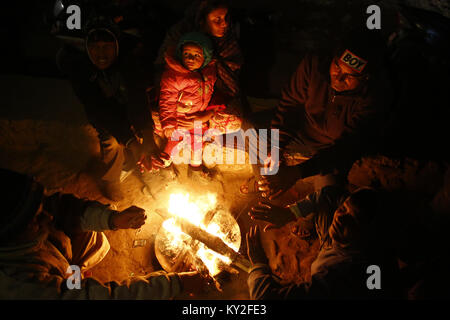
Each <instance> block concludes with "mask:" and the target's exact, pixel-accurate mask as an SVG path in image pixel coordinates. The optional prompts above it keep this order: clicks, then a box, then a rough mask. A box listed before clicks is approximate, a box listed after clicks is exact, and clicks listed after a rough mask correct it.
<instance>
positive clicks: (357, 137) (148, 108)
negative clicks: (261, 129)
mask: <svg viewBox="0 0 450 320" xmlns="http://www.w3.org/2000/svg"><path fill="white" fill-rule="evenodd" d="M231 18H232V17H231V15H230V7H229V5H228V2H227V1H225V0H197V1H195V2H193V4H192V5H190V7H189V8H188V9H187V10H186V14H185V17H184V18H183V19H182V20H181V21H179V22H178V23H177V24H175V25H174V26H173V27H171V28H170V29H169V30H167V32H166V36H165V39H164V41H163V43H162V44H161V46H160V49H159V51H158V56H157V58H156V61H155V63H152V64H149V63H148V61H146V62H145V63H141V62H142V61H145V56H142V55H140V53H139V50H138V49H139V48H136V46H135V45H134V44H133V41H131V40H130V39H128V38H127V37H128V36H127V34H125V33H124V32H123V30H121V29H120V28H118V27H117V25H115V23H114V22H111V20H110V19H109V18H107V17H97V18H96V19H93V20H92V21H89V23H88V24H87V26H86V28H85V51H83V52H81V51H78V50H77V49H75V48H72V47H70V46H64V48H62V49H61V50H60V51H59V52H58V56H57V63H58V66H59V68H60V69H61V71H62V72H63V73H64V74H65V75H66V76H67V77H68V79H69V81H70V83H71V85H72V87H73V90H74V92H75V94H76V96H77V97H78V99H79V101H80V102H81V103H82V105H83V106H84V110H85V112H86V115H87V118H88V120H89V122H90V123H91V124H92V126H93V127H94V128H95V129H96V131H97V132H98V138H99V141H100V147H101V148H100V149H101V160H102V164H103V169H104V170H103V172H102V174H101V177H100V178H99V183H100V186H101V190H102V193H103V194H104V196H105V197H106V198H108V199H110V200H112V201H120V200H122V199H123V193H122V190H121V186H120V177H121V174H123V172H124V171H126V170H130V168H134V167H135V166H138V167H139V168H140V169H141V170H165V168H167V167H168V166H170V165H171V161H172V159H171V157H172V153H173V150H174V149H175V148H176V147H177V146H178V145H179V144H180V143H181V142H180V140H181V139H178V136H176V132H177V130H180V129H182V130H184V132H187V133H188V134H189V135H190V136H191V141H192V143H195V142H199V143H200V144H202V143H203V141H202V140H201V139H202V137H201V136H199V135H198V132H200V133H201V134H202V135H203V133H204V132H205V131H206V130H209V129H216V131H215V132H216V134H217V135H222V134H227V133H230V132H235V131H237V130H239V129H240V128H242V126H248V123H249V122H248V119H246V118H245V117H244V112H243V110H242V105H243V104H244V103H245V99H246V97H245V96H243V93H242V90H241V88H240V83H239V76H240V70H241V68H242V66H243V64H244V60H243V53H242V52H241V49H240V46H239V41H238V33H237V31H236V30H235V29H234V25H233V23H232V20H231ZM360 31H361V32H355V33H352V34H349V35H348V36H345V37H343V41H341V43H340V45H338V46H336V47H335V50H334V51H331V52H328V53H327V54H326V55H317V54H307V55H305V56H304V57H303V59H302V60H301V62H300V64H299V65H298V67H297V68H296V70H293V71H294V72H293V74H292V76H291V78H290V81H289V82H288V83H287V85H286V86H285V87H284V88H283V90H282V92H281V96H280V99H279V101H278V104H277V109H276V113H275V115H274V117H273V119H272V121H271V128H272V129H278V130H279V144H278V146H277V148H278V149H279V150H278V151H279V155H280V157H279V160H278V161H277V163H276V164H275V165H278V166H279V169H278V172H277V174H275V175H266V176H264V175H255V178H254V179H251V180H249V181H247V182H246V184H245V185H243V187H242V188H241V192H244V193H252V192H255V193H261V195H262V196H263V197H264V198H265V199H266V200H265V201H262V202H259V203H258V204H257V205H255V206H253V207H252V208H251V210H250V212H249V215H250V217H251V218H252V219H254V220H259V221H263V222H266V223H267V224H268V226H270V227H272V228H280V227H283V226H284V225H286V224H288V223H290V222H292V221H296V220H297V219H299V218H307V219H309V220H310V221H312V222H313V224H312V225H313V226H314V227H313V228H312V229H310V230H307V231H308V234H309V235H310V236H313V237H315V238H317V239H318V241H319V242H320V250H319V253H318V256H317V258H316V259H315V260H314V262H313V263H312V265H311V280H310V281H309V282H304V283H300V284H291V285H283V284H280V281H278V279H277V277H276V275H274V273H273V272H272V270H271V268H270V266H269V263H268V258H267V256H266V254H265V251H264V249H263V247H262V244H261V241H260V234H261V232H265V230H264V231H263V230H260V228H259V227H258V225H259V224H255V225H254V226H252V227H251V228H250V230H249V231H248V233H247V234H246V244H247V254H248V258H249V260H250V262H251V264H252V268H251V270H250V272H249V275H248V286H249V296H250V298H251V299H303V298H306V299H312V298H318V299H333V298H339V299H343V298H356V299H368V298H401V292H400V288H399V286H398V283H397V282H396V279H397V276H396V275H397V272H398V267H397V260H396V259H395V256H394V255H391V254H390V253H389V250H387V249H386V248H384V247H383V246H382V245H381V244H380V243H382V241H378V240H377V241H376V242H374V239H378V238H377V235H378V236H379V235H380V231H379V229H377V228H378V227H379V226H380V225H382V224H383V223H382V220H383V216H382V215H383V206H382V204H383V193H382V192H381V191H378V190H375V189H373V188H370V187H365V188H360V189H357V190H356V191H353V192H352V193H349V192H348V191H347V187H346V185H345V179H346V172H345V168H346V167H347V166H348V165H349V164H351V163H352V161H354V160H356V159H358V157H360V156H361V154H362V153H363V152H364V150H365V148H367V147H368V146H372V145H374V144H375V142H376V140H377V138H378V136H379V135H380V134H381V133H380V128H382V126H383V122H384V119H385V118H384V117H385V115H386V112H387V108H388V107H389V103H390V99H391V94H390V89H389V88H390V86H389V80H388V77H387V75H386V72H385V71H386V70H385V66H384V60H383V57H384V43H385V41H384V40H383V38H382V37H381V36H380V35H379V34H378V32H377V31H376V30H372V31H369V30H360ZM149 73H150V74H151V75H150V76H149ZM194 123H200V124H201V126H200V128H199V129H198V131H195V130H194ZM174 137H176V138H174ZM199 139H200V140H199ZM289 152H297V153H300V154H301V155H302V157H303V158H304V159H305V161H303V162H301V163H300V164H298V165H294V166H293V165H288V164H287V163H286V161H285V158H284V155H285V154H288V153H289ZM262 160H268V161H270V160H271V158H270V154H269V155H268V159H262ZM272 160H273V159H272ZM266 163H267V161H266ZM190 166H191V167H192V169H193V170H198V169H199V168H200V169H203V168H202V159H201V158H198V157H196V156H195V155H194V154H193V155H192V159H191V163H190ZM1 177H2V179H1V180H2V183H3V184H5V185H7V186H8V189H7V190H5V191H6V192H3V193H2V196H1V197H2V203H3V210H2V211H3V214H2V215H1V225H0V295H1V296H2V298H8V299H14V298H33V299H34V298H37V299H60V298H62V299H110V298H115V299H171V298H177V297H178V296H180V294H184V293H194V294H195V293H198V292H199V290H201V289H202V287H203V286H204V284H205V283H206V281H207V280H206V279H204V277H203V276H202V275H200V274H198V273H197V272H181V273H167V272H164V271H158V272H154V273H151V274H149V275H147V276H145V277H144V276H142V277H134V278H132V279H130V280H129V281H128V282H127V283H122V284H118V283H100V282H98V281H97V280H95V278H92V277H85V276H84V275H86V274H87V273H86V271H88V270H89V269H90V268H92V267H93V266H95V265H96V264H97V263H99V262H100V261H101V260H102V259H103V258H104V257H105V255H106V254H107V252H108V250H109V243H108V240H107V239H106V237H105V235H104V233H103V231H105V230H118V229H139V228H140V227H141V226H142V225H143V224H144V223H145V220H146V213H145V211H144V210H143V209H141V208H138V207H135V206H132V207H129V208H127V209H126V210H123V211H116V210H112V209H111V208H110V207H108V206H106V205H103V204H101V203H99V202H97V201H88V200H84V199H78V198H77V197H75V196H73V195H70V194H60V193H56V194H52V195H48V194H47V193H46V191H45V188H44V187H43V186H42V185H41V184H39V183H38V182H36V181H35V180H34V179H33V178H31V177H28V176H26V175H23V174H19V173H16V172H12V171H9V170H4V169H2V170H1ZM307 177H314V178H313V179H314V184H315V185H314V186H315V192H313V193H312V194H309V195H308V196H307V197H306V198H304V199H300V200H299V201H298V202H296V203H294V204H290V205H289V206H285V207H283V206H279V205H275V204H273V202H272V200H273V199H275V198H276V197H278V196H279V195H281V194H283V193H284V192H285V191H287V190H288V189H290V188H291V187H292V186H294V185H295V184H296V182H297V181H299V180H300V179H304V178H307ZM304 231H305V230H304ZM298 236H300V237H301V236H302V235H301V232H300V233H299V234H298ZM70 265H78V266H80V268H81V274H82V275H83V280H82V282H81V289H78V290H70V289H69V288H68V287H67V286H66V279H67V278H68V277H69V276H70V275H71V274H70V273H68V272H67V270H68V268H69V266H70ZM371 265H372V266H373V265H375V266H379V268H380V270H381V272H382V283H381V289H373V288H372V289H370V288H369V286H368V285H367V282H368V280H367V279H368V277H369V276H370V274H368V273H367V268H368V266H371Z"/></svg>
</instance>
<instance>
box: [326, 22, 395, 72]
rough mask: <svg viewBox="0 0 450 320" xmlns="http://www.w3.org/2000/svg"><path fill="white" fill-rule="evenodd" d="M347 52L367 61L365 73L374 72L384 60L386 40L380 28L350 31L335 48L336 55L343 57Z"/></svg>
mask: <svg viewBox="0 0 450 320" xmlns="http://www.w3.org/2000/svg"><path fill="white" fill-rule="evenodd" d="M346 52H349V54H350V55H351V56H354V57H357V58H360V59H361V60H362V61H364V62H366V63H365V64H366V65H365V68H364V70H363V71H362V72H363V73H373V72H374V71H376V70H378V69H379V68H380V67H381V65H382V64H383V62H384V59H385V55H386V42H385V40H384V39H383V36H382V34H381V32H380V31H379V30H368V29H367V28H363V29H362V28H358V29H354V30H352V31H349V32H348V33H347V34H346V35H345V36H344V37H343V38H342V39H340V41H339V43H338V45H337V48H336V50H335V56H337V57H338V58H341V57H343V55H344V54H346Z"/></svg>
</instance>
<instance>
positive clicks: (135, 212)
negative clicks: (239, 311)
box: [0, 169, 203, 300]
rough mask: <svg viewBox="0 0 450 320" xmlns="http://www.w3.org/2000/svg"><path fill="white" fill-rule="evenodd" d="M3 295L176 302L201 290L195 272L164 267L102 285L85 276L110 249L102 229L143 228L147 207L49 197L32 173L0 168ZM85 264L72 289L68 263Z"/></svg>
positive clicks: (0, 291)
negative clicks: (117, 207)
mask: <svg viewBox="0 0 450 320" xmlns="http://www.w3.org/2000/svg"><path fill="white" fill-rule="evenodd" d="M0 178H1V179H0V181H1V183H2V184H3V188H4V189H3V188H2V190H4V191H3V192H2V193H1V195H0V198H1V203H2V204H3V210H2V215H1V217H0V299H93V300H95V299H101V300H104V299H130V300H131V299H170V298H174V297H176V296H179V295H180V294H181V293H182V292H191V291H192V290H194V292H200V291H198V290H196V288H197V287H199V285H200V287H201V284H202V281H203V278H202V277H200V276H199V275H198V274H197V273H195V272H187V273H179V274H175V273H166V272H164V271H158V272H154V273H151V274H148V275H146V276H145V277H135V278H133V279H130V280H129V281H128V283H123V284H118V283H115V282H111V283H107V284H101V283H100V282H98V281H97V280H95V279H94V278H89V277H85V274H86V271H88V270H89V269H91V268H92V267H94V266H95V265H97V264H98V263H99V262H100V261H101V260H102V259H103V258H104V257H105V256H106V254H107V253H108V251H109V249H110V246H109V242H108V239H107V238H106V236H105V234H104V233H103V231H105V230H118V229H138V228H140V227H141V226H142V225H143V224H144V223H145V220H146V218H147V217H146V215H145V211H144V210H143V209H141V208H138V207H135V206H131V207H129V208H127V209H126V210H123V211H120V212H119V211H115V210H111V209H110V208H109V207H107V206H105V205H103V204H101V203H99V202H96V201H87V200H81V199H78V198H76V197H75V196H73V195H70V194H60V193H56V194H53V195H51V196H46V195H45V194H44V188H43V186H42V185H41V184H39V183H37V182H36V181H34V179H32V178H31V177H28V176H26V175H23V174H19V173H16V172H14V171H10V170H6V169H0ZM71 265H76V266H78V267H79V268H80V272H81V274H80V277H81V279H80V285H81V287H80V289H76V290H70V289H73V288H70V287H69V286H68V284H67V280H68V278H69V277H70V276H71V274H72V272H71V271H72V270H71V268H69V266H71Z"/></svg>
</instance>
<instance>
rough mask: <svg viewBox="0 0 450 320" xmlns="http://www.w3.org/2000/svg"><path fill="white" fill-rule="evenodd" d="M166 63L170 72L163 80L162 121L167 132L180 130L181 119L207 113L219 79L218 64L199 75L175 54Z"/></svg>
mask: <svg viewBox="0 0 450 320" xmlns="http://www.w3.org/2000/svg"><path fill="white" fill-rule="evenodd" d="M169 51H170V50H169ZM172 52H173V51H172ZM165 60H166V69H165V71H164V72H163V74H162V77H161V92H160V97H159V117H160V121H161V126H162V128H163V129H166V128H171V127H173V128H176V127H177V119H180V118H183V117H185V116H186V115H189V114H192V113H196V112H199V111H204V110H206V107H208V104H209V102H210V100H211V96H212V94H213V91H214V84H215V82H216V79H217V69H216V64H215V61H214V60H213V61H211V62H210V63H209V64H208V65H206V66H205V67H203V68H202V69H201V70H199V71H189V70H188V69H186V68H185V67H184V66H183V65H182V64H181V62H179V61H178V60H177V59H175V57H174V55H173V54H166V56H165Z"/></svg>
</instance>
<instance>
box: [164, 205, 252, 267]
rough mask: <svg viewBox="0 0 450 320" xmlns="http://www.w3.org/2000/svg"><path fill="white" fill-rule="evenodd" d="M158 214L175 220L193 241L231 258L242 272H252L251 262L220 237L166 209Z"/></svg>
mask: <svg viewBox="0 0 450 320" xmlns="http://www.w3.org/2000/svg"><path fill="white" fill-rule="evenodd" d="M156 213H158V214H159V215H160V216H161V217H162V218H163V219H170V218H175V219H176V221H177V224H178V225H179V226H180V228H181V230H182V231H183V232H184V233H186V234H187V235H189V236H190V237H191V238H192V239H194V240H197V241H200V242H201V243H203V244H204V245H205V246H207V247H208V248H209V249H211V250H213V251H215V252H217V253H219V254H221V255H223V256H226V257H228V258H230V259H231V261H232V264H233V265H235V266H236V267H238V268H240V269H241V270H243V271H245V272H248V271H249V270H250V267H251V264H250V261H249V260H248V259H246V258H245V257H243V256H242V255H241V254H240V253H239V252H236V251H234V250H233V249H232V248H230V247H229V246H228V245H227V244H226V243H225V242H224V241H223V240H222V239H220V238H219V237H217V236H215V235H213V234H210V233H208V232H207V231H205V230H203V229H201V228H200V227H197V226H196V225H194V224H193V223H191V222H189V221H188V220H186V219H184V218H182V217H178V216H172V215H171V214H170V213H168V212H167V211H166V210H164V209H156Z"/></svg>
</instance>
